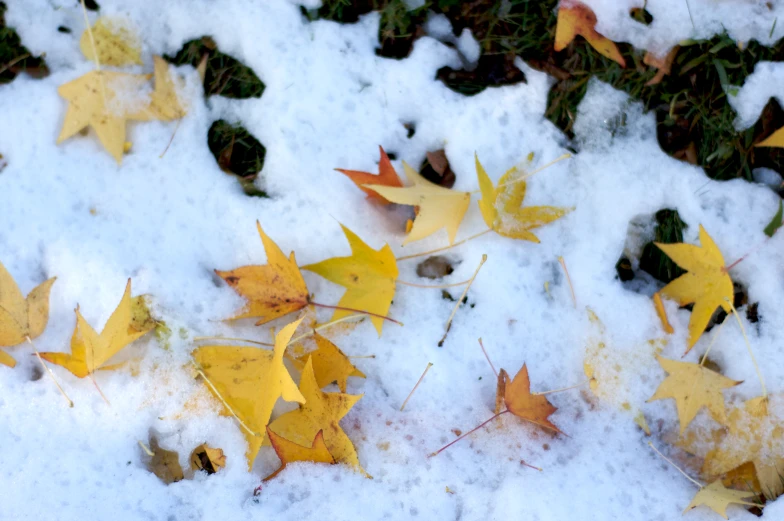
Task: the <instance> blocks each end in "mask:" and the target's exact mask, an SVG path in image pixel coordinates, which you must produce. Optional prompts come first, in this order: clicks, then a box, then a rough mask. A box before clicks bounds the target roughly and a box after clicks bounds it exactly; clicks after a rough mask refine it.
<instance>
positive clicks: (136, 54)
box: [79, 16, 142, 67]
mask: <svg viewBox="0 0 784 521" xmlns="http://www.w3.org/2000/svg"><path fill="white" fill-rule="evenodd" d="M90 34H91V32H90V31H89V30H85V31H84V32H83V33H82V37H81V38H80V39H79V48H80V49H81V50H82V54H84V56H85V58H87V59H88V60H90V61H94V62H97V63H99V64H100V65H109V66H111V67H122V66H123V65H133V64H137V65H141V64H142V57H141V51H142V46H141V42H140V41H139V37H138V36H137V35H136V34H135V33H134V31H133V30H132V29H131V27H130V24H129V23H128V21H127V20H124V19H121V18H109V17H105V16H102V17H101V18H98V20H96V21H95V25H93V27H92V38H91V37H90ZM93 45H95V47H93ZM96 53H97V54H98V59H97V60H96V56H95V55H96Z"/></svg>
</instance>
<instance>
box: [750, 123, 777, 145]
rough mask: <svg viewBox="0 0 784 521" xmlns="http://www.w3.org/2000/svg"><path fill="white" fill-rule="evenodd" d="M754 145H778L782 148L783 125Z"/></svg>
mask: <svg viewBox="0 0 784 521" xmlns="http://www.w3.org/2000/svg"><path fill="white" fill-rule="evenodd" d="M754 146H755V147H779V148H784V127H782V128H780V129H778V130H777V131H775V132H774V133H773V134H771V135H770V136H768V137H767V138H765V139H763V140H762V141H760V142H759V143H757V144H756V145H754Z"/></svg>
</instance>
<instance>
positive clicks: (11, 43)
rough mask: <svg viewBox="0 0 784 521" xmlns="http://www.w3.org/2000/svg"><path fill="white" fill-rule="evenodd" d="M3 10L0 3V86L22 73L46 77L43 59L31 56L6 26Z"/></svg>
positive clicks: (16, 35)
mask: <svg viewBox="0 0 784 521" xmlns="http://www.w3.org/2000/svg"><path fill="white" fill-rule="evenodd" d="M5 10H6V6H5V4H4V3H2V2H0V84H2V83H9V82H10V81H13V79H14V78H16V76H17V75H18V74H19V73H22V72H26V73H27V74H29V75H30V76H33V77H34V78H42V77H44V76H47V75H48V74H49V69H48V68H47V67H46V62H44V59H43V57H35V56H32V55H31V54H30V51H28V50H27V48H26V47H25V46H24V45H22V41H21V40H20V39H19V35H18V34H17V33H16V31H15V30H14V29H13V28H11V27H7V26H6V24H5Z"/></svg>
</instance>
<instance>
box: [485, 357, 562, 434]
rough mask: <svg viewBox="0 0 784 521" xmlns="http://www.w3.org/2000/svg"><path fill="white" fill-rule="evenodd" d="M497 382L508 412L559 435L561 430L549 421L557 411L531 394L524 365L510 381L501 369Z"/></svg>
mask: <svg viewBox="0 0 784 521" xmlns="http://www.w3.org/2000/svg"><path fill="white" fill-rule="evenodd" d="M498 380H499V385H498V389H499V390H503V396H504V404H505V405H506V408H507V409H508V410H509V412H511V413H512V414H514V415H515V416H517V417H518V418H522V419H523V420H526V421H529V422H531V423H535V424H536V425H539V426H540V427H544V428H546V429H550V430H552V431H555V432H558V433H561V430H560V429H559V428H558V427H556V426H555V425H553V423H552V422H551V421H550V420H549V417H550V415H551V414H553V413H554V412H555V411H557V410H558V409H556V408H555V407H554V406H553V404H551V403H550V402H549V401H548V400H547V397H545V396H543V395H540V394H532V393H531V380H530V379H529V378H528V368H527V367H526V365H525V364H523V367H522V369H520V371H518V372H517V374H516V375H515V377H514V379H512V380H511V381H510V380H509V375H508V374H507V373H506V371H504V370H503V369H501V371H500V372H499V373H498ZM501 381H503V383H501Z"/></svg>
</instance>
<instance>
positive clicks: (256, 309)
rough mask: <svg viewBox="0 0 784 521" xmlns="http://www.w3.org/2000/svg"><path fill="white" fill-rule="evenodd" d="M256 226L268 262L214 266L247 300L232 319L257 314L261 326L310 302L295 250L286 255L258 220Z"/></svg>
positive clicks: (220, 275) (258, 323) (216, 271)
mask: <svg viewBox="0 0 784 521" xmlns="http://www.w3.org/2000/svg"><path fill="white" fill-rule="evenodd" d="M256 228H258V230H259V236H260V237H261V242H262V244H264V251H265V252H266V253H267V264H265V265H262V266H259V265H254V266H242V267H241V268H236V269H233V270H230V271H219V270H215V273H217V274H218V276H219V277H221V278H222V279H223V280H225V281H226V282H227V283H228V284H229V285H230V286H231V287H232V288H234V291H236V292H237V293H239V294H240V295H242V296H243V297H245V298H246V299H247V300H248V304H247V305H246V306H245V308H243V309H242V310H241V311H240V312H239V314H237V315H235V316H234V317H232V320H234V319H238V318H249V317H253V318H258V319H259V320H258V322H256V325H257V326H259V325H261V324H265V323H267V322H269V321H271V320H275V319H276V318H278V317H282V316H283V315H287V314H289V313H291V312H293V311H297V310H299V309H302V308H303V307H305V306H307V305H308V287H307V286H306V285H305V280H304V279H303V278H302V273H300V271H299V267H297V259H296V258H295V257H294V252H291V254H290V256H289V258H288V259H287V258H286V256H285V255H283V252H282V251H281V249H280V248H278V245H277V244H275V243H274V242H273V241H272V239H270V238H269V237H268V236H267V235H266V234H265V233H264V230H262V229H261V224H259V222H258V221H256Z"/></svg>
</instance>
